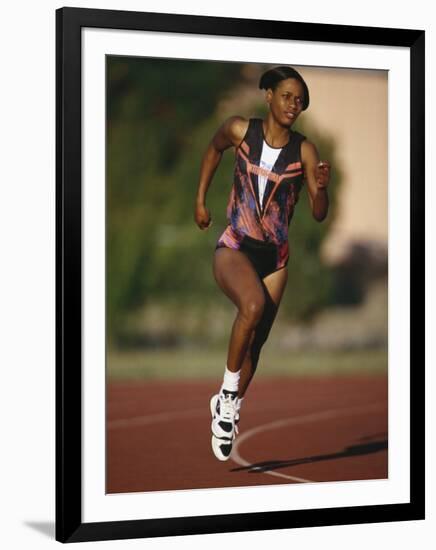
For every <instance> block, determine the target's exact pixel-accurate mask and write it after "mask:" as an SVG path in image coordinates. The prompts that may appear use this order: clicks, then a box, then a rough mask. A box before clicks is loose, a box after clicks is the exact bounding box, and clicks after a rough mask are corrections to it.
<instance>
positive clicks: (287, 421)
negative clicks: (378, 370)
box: [230, 403, 386, 483]
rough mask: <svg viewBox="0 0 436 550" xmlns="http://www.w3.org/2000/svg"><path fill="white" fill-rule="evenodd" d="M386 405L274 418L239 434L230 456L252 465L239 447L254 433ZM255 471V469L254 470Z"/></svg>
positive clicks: (364, 411)
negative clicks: (279, 418)
mask: <svg viewBox="0 0 436 550" xmlns="http://www.w3.org/2000/svg"><path fill="white" fill-rule="evenodd" d="M385 407H386V404H385V403H376V404H374V405H366V406H363V407H350V408H348V409H332V410H330V411H324V412H320V413H313V414H306V415H303V416H294V417H292V418H284V419H281V420H275V421H274V422H268V423H267V424H262V425H261V426H257V427H256V428H252V429H251V430H248V431H246V432H244V433H243V434H241V435H240V436H239V437H237V439H236V440H235V443H234V445H233V449H232V454H231V455H230V458H231V459H232V460H233V462H235V463H236V464H239V465H240V466H252V463H250V462H247V461H246V460H245V459H244V458H243V457H242V456H241V454H240V452H239V447H240V445H241V443H243V442H244V441H246V440H247V439H249V438H250V437H253V436H254V435H257V434H259V433H261V432H265V431H267V430H276V429H279V428H283V427H284V426H297V425H299V424H309V423H310V422H317V421H319V420H330V419H331V418H338V417H341V416H353V415H359V414H364V413H368V412H373V411H378V410H381V409H383V408H385ZM254 471H255V470H254ZM262 473H263V474H268V475H270V476H275V477H281V478H284V479H290V480H291V481H297V482H299V483H314V482H315V481H314V480H310V479H304V478H301V477H296V476H290V475H287V474H283V473H281V472H274V471H270V470H262Z"/></svg>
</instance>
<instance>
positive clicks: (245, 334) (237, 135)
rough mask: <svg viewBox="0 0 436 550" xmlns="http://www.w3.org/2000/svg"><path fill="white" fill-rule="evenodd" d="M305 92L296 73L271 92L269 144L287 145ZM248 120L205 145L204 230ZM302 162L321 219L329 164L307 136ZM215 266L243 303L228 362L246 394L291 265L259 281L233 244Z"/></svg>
mask: <svg viewBox="0 0 436 550" xmlns="http://www.w3.org/2000/svg"><path fill="white" fill-rule="evenodd" d="M303 94H304V89H303V86H302V84H301V83H300V81H299V80H297V79H294V78H288V79H286V80H282V81H280V82H279V83H278V84H277V86H276V88H275V90H271V89H269V90H267V91H266V93H265V99H266V102H267V104H268V106H269V111H268V114H267V116H266V118H265V119H264V120H263V132H264V138H265V141H266V142H267V143H268V144H269V145H270V146H272V147H283V146H285V145H286V144H287V142H288V140H289V130H290V129H291V127H292V126H293V125H294V123H295V121H296V120H297V119H298V117H299V116H300V114H301V112H302V110H303V106H304V95H303ZM248 124H249V121H248V120H247V119H245V118H243V117H240V116H233V117H230V118H228V119H227V120H226V121H225V122H224V123H223V124H222V126H221V127H220V128H219V129H218V130H217V132H216V133H215V135H214V136H213V138H212V140H211V142H210V143H209V145H208V147H207V149H206V152H205V154H204V156H203V159H202V163H201V168H200V179H199V185H198V192H197V197H196V203H195V209H194V219H195V222H196V224H197V225H198V227H199V228H200V229H201V230H206V229H208V228H209V227H210V226H211V224H212V217H211V213H210V211H209V209H208V207H207V206H206V194H207V190H208V187H209V185H210V183H211V181H212V178H213V175H214V173H215V171H216V168H217V166H218V164H219V163H220V161H221V157H222V155H223V152H224V151H225V150H226V149H228V148H230V147H238V145H239V144H240V143H241V141H242V140H243V138H244V136H245V134H246V132H247V128H248ZM301 162H302V165H303V170H304V174H305V182H306V186H307V190H308V195H309V202H310V207H311V210H312V215H313V217H314V219H315V220H317V221H319V222H321V221H323V220H324V219H325V217H326V216H327V213H328V207H329V201H328V193H327V187H328V185H329V181H330V164H329V163H328V162H325V161H324V162H321V161H320V159H319V155H318V151H317V149H316V147H315V145H314V144H313V143H311V142H310V141H308V140H304V141H303V142H302V144H301ZM213 269H214V276H215V279H216V281H217V283H218V285H219V286H220V288H221V289H222V291H223V292H224V293H225V294H226V296H227V297H229V298H230V299H231V300H232V302H233V303H234V304H235V305H236V307H237V308H238V314H237V317H236V319H235V322H234V324H233V328H232V333H231V337H230V343H229V349H228V356H227V367H228V369H229V370H230V371H232V372H237V371H238V370H241V378H240V382H239V390H238V396H239V397H243V396H244V394H245V391H246V389H247V387H248V385H249V383H250V381H251V379H252V377H253V375H254V372H255V370H256V368H257V363H258V359H259V354H260V350H261V347H262V346H263V344H264V343H265V341H266V339H267V337H268V334H269V331H270V329H271V326H272V324H273V322H274V319H275V316H276V313H277V309H278V307H279V305H280V301H281V298H282V295H283V292H284V290H285V287H286V282H287V275H288V269H287V267H284V268H282V269H279V270H278V271H275V272H274V273H271V274H270V275H268V276H267V277H265V278H264V279H263V280H262V281H260V280H259V277H258V276H257V274H256V273H255V272H254V269H253V267H252V265H251V263H250V261H249V260H248V258H247V257H246V256H245V254H243V253H242V252H240V251H239V250H232V249H228V248H219V249H217V250H216V252H215V255H214V265H213Z"/></svg>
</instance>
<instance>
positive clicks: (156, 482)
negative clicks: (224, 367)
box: [107, 376, 388, 493]
mask: <svg viewBox="0 0 436 550" xmlns="http://www.w3.org/2000/svg"><path fill="white" fill-rule="evenodd" d="M216 390H217V383H216V382H211V381H199V382H192V381H180V382H174V381H171V382H166V381H159V382H157V381H147V382H143V381H141V382H129V383H127V382H122V383H120V382H119V383H111V384H109V385H108V388H107V450H108V454H107V458H108V460H107V466H108V469H107V491H108V492H109V493H120V492H123V493H130V492H135V491H156V490H159V491H163V490H176V489H195V488H213V487H241V486H248V485H272V484H277V483H305V482H319V481H338V480H362V479H383V478H387V477H388V451H387V448H388V435H387V426H388V418H387V378H386V377H385V376H372V377H371V376H358V377H352V378H351V377H350V378H344V377H341V378H332V377H330V378H324V379H321V378H312V377H306V378H297V379H289V378H283V379H268V378H264V379H261V378H258V379H257V380H255V381H254V382H253V384H252V386H251V387H250V389H249V391H248V392H247V397H246V399H245V401H244V404H243V408H242V411H241V422H240V435H239V437H238V438H237V440H236V444H235V446H234V448H233V451H232V456H231V459H230V460H228V461H227V462H220V461H218V460H217V459H216V458H215V457H214V456H213V454H212V451H211V448H210V412H209V399H210V396H211V395H213V393H215V392H216Z"/></svg>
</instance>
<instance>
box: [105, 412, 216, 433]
mask: <svg viewBox="0 0 436 550" xmlns="http://www.w3.org/2000/svg"><path fill="white" fill-rule="evenodd" d="M204 411H205V409H204V407H203V408H202V409H191V410H189V411H184V412H180V411H173V412H163V413H156V414H148V415H146V416H135V417H133V418H122V419H120V420H111V421H109V422H108V423H107V427H108V429H109V430H116V429H117V428H127V427H130V426H145V425H147V424H154V423H158V422H168V421H169V420H178V419H180V418H194V417H196V416H204V415H205V412H204Z"/></svg>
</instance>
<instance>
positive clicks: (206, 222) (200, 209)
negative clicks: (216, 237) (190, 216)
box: [194, 204, 212, 230]
mask: <svg viewBox="0 0 436 550" xmlns="http://www.w3.org/2000/svg"><path fill="white" fill-rule="evenodd" d="M194 219H195V223H196V224H197V225H198V227H199V228H200V229H201V230H204V229H208V228H209V227H210V226H211V225H212V218H211V216H210V211H209V208H207V207H206V206H205V205H204V204H197V205H196V206H195V212H194Z"/></svg>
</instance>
